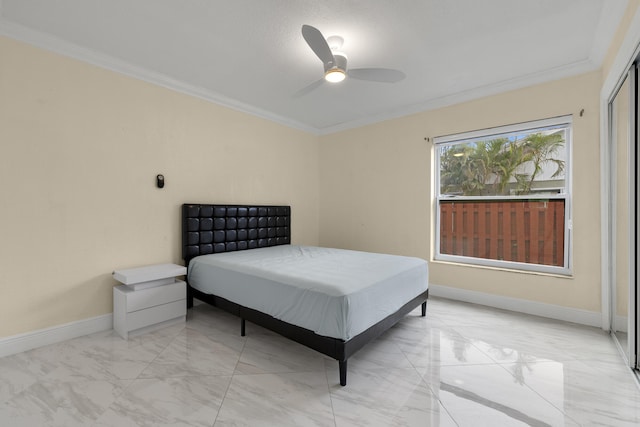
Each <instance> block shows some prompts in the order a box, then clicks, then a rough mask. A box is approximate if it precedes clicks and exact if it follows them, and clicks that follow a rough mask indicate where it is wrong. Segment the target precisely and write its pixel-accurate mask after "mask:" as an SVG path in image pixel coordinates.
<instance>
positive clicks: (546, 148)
mask: <svg viewBox="0 0 640 427" xmlns="http://www.w3.org/2000/svg"><path fill="white" fill-rule="evenodd" d="M563 145H564V138H563V136H562V134H561V133H558V132H556V133H551V134H548V135H543V134H542V133H534V134H531V135H528V136H527V138H526V139H525V140H524V143H523V147H524V150H525V151H526V152H527V155H528V157H529V161H530V162H531V164H532V165H533V172H532V173H531V175H530V176H529V180H528V182H527V183H526V184H525V187H524V188H523V190H524V191H525V192H526V193H529V192H530V191H531V186H532V185H533V181H534V180H535V179H536V176H538V174H539V173H540V172H542V170H543V166H544V164H545V163H548V162H551V163H553V164H555V166H556V171H555V172H554V173H553V175H551V178H557V177H558V176H560V175H561V174H562V172H564V160H560V159H557V158H554V157H553V156H555V155H556V153H557V152H558V150H559V149H560V148H561V147H562V146H563ZM526 193H525V194H526Z"/></svg>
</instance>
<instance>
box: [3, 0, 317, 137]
mask: <svg viewBox="0 0 640 427" xmlns="http://www.w3.org/2000/svg"><path fill="white" fill-rule="evenodd" d="M1 8H2V3H1V0H0V35H3V36H6V37H9V38H11V39H14V40H17V41H20V42H24V43H27V44H30V45H33V46H36V47H39V48H41V49H44V50H47V51H50V52H54V53H57V54H60V55H63V56H67V57H70V58H73V59H77V60H79V61H82V62H86V63H89V64H91V65H95V66H97V67H100V68H104V69H107V70H109V71H114V72H116V73H119V74H124V75H126V76H129V77H133V78H135V79H138V80H142V81H145V82H147V83H151V84H154V85H157V86H161V87H164V88H166V89H170V90H173V91H176V92H180V93H183V94H185V95H190V96H194V97H196V98H200V99H203V100H205V101H209V102H212V103H214V104H217V105H220V106H223V107H227V108H230V109H232V110H236V111H239V112H242V113H246V114H249V115H252V116H256V117H259V118H262V119H265V120H269V121H271V122H275V123H279V124H281V125H284V126H287V127H290V128H293V129H297V130H301V131H303V132H307V133H311V134H314V135H318V134H319V133H320V130H319V129H317V128H315V127H313V126H309V125H306V124H304V123H300V122H298V121H296V120H292V119H289V118H287V117H283V116H280V115H278V114H274V113H272V112H270V111H267V110H264V109H261V108H257V107H254V106H252V105H249V104H245V103H243V102H240V101H237V100H234V99H232V98H229V97H226V96H224V95H221V94H219V93H216V92H213V91H211V90H209V89H206V88H203V87H199V86H195V85H190V84H188V83H185V82H182V81H180V80H177V79H174V78H172V77H169V76H166V75H164V74H162V73H158V72H155V71H151V70H148V69H145V68H142V67H138V66H135V65H132V64H130V63H128V62H126V61H122V60H120V59H117V58H114V57H112V56H109V55H105V54H101V53H99V52H96V51H94V50H91V49H87V48H84V47H81V46H78V45H76V44H73V43H69V42H67V41H64V40H62V39H59V38H57V37H54V36H51V35H49V34H45V33H42V32H39V31H35V30H32V29H30V28H27V27H25V26H22V25H19V24H16V23H13V22H10V21H7V20H6V19H4V18H3V17H2V15H1V12H2V9H1Z"/></svg>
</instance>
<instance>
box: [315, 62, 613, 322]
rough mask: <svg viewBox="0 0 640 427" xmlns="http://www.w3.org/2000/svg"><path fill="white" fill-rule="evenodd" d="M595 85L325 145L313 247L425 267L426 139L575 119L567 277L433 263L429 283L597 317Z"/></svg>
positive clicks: (482, 102) (591, 79) (588, 82)
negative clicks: (383, 255)
mask: <svg viewBox="0 0 640 427" xmlns="http://www.w3.org/2000/svg"><path fill="white" fill-rule="evenodd" d="M600 84H601V75H600V73H599V72H592V73H589V74H585V75H581V76H577V77H573V78H568V79H564V80H559V81H554V82H551V83H547V84H541V85H537V86H534V87H529V88H525V89H521V90H516V91H511V92H508V93H503V94H500V95H496V96H491V97H487V98H483V99H479V100H476V101H472V102H467V103H463V104H459V105H455V106H452V107H448V108H442V109H438V110H434V111H428V112H424V113H419V114H415V115H412V116H409V117H404V118H400V119H396V120H391V121H387V122H384V123H378V124H375V125H371V126H366V127H362V128H359V129H355V130H350V131H345V132H341V133H338V134H333V135H327V136H323V137H322V138H321V144H320V244H321V245H324V246H338V247H345V248H352V249H359V250H368V251H381V252H391V253H397V254H403V255H413V256H418V257H422V258H425V259H431V257H432V255H433V252H432V251H433V245H434V234H433V233H432V231H431V227H432V223H433V216H432V213H433V212H434V209H435V207H434V206H432V201H431V200H432V196H433V189H432V178H433V172H432V163H433V144H432V142H431V141H432V140H433V137H435V136H440V135H447V134H451V133H458V132H464V131H471V130H476V129H482V128H487V127H493V126H499V125H506V124H512V123H519V122H523V121H529V120H536V119H543V118H548V117H554V116H560V115H567V114H573V115H574V126H573V177H574V182H573V224H574V240H573V251H574V255H573V263H574V268H573V271H574V275H573V277H572V278H566V277H555V276H549V275H536V274H530V273H518V272H511V271H501V270H496V269H489V268H482V267H473V266H462V265H453V264H446V263H441V262H431V263H430V282H431V283H432V284H437V285H445V286H452V287H457V288H463V289H467V290H472V291H479V292H485V293H489V294H496V295H502V296H508V297H515V298H522V299H527V300H532V301H538V302H543V303H549V304H557V305H561V306H566V307H572V308H579V309H585V310H591V311H600V299H601V293H600V204H599V203H600V199H599V197H600V191H599V189H600V176H599V167H600V163H599V110H598V95H599V91H600ZM581 109H584V110H585V114H584V117H579V114H578V113H579V112H580V110H581ZM425 138H429V141H426V140H425Z"/></svg>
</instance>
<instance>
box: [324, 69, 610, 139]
mask: <svg viewBox="0 0 640 427" xmlns="http://www.w3.org/2000/svg"><path fill="white" fill-rule="evenodd" d="M598 68H599V64H597V63H594V62H593V61H592V60H591V59H585V60H582V61H578V62H574V63H571V64H567V65H564V66H560V67H556V68H552V69H549V70H544V71H540V72H537V73H532V74H529V75H526V76H522V77H518V78H514V79H508V80H502V81H499V82H496V83H493V84H490V85H485V86H481V87H477V88H473V89H469V90H465V91H462V92H458V93H454V94H451V95H447V96H442V97H438V98H433V99H430V100H427V101H425V102H422V103H418V104H414V105H411V106H407V107H403V108H399V109H397V110H394V111H393V112H389V113H384V114H379V115H373V116H369V117H366V118H363V119H359V120H354V121H350V122H345V123H341V124H338V125H335V126H328V127H325V128H322V129H320V134H321V135H328V134H332V133H337V132H342V131H345V130H350V129H354V128H358V127H362V126H367V125H371V124H374V123H379V122H382V121H385V120H391V119H397V118H400V117H405V116H409V115H412V114H417V113H422V112H426V111H430V110H435V109H438V108H444V107H449V106H451V105H456V104H461V103H463V102H468V101H473V100H476V99H480V98H485V97H488V96H492V95H498V94H500V93H505V92H508V91H512V90H516V89H522V88H525V87H528V86H533V85H536V84H541V83H546V82H550V81H554V80H560V79H563V78H567V77H572V76H576V75H579V74H584V73H588V72H590V71H595V70H597V69H598Z"/></svg>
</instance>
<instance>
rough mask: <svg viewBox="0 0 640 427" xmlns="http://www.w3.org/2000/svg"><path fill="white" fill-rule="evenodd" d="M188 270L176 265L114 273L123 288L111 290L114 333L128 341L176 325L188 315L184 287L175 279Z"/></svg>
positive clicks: (154, 266)
mask: <svg viewBox="0 0 640 427" xmlns="http://www.w3.org/2000/svg"><path fill="white" fill-rule="evenodd" d="M186 274H187V268H186V267H183V266H181V265H176V264H157V265H149V266H146V267H138V268H129V269H126V270H116V271H114V272H113V277H114V278H115V279H116V280H118V281H119V282H121V283H124V285H120V286H116V287H114V288H113V329H115V330H116V332H117V333H118V335H120V336H121V337H122V338H124V339H127V338H128V337H129V334H131V333H138V332H143V331H148V330H150V329H152V328H155V327H158V326H165V325H167V324H168V323H173V322H177V321H182V322H184V320H185V316H186V314H187V287H186V283H185V282H183V281H182V280H177V279H176V276H184V275H186Z"/></svg>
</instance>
